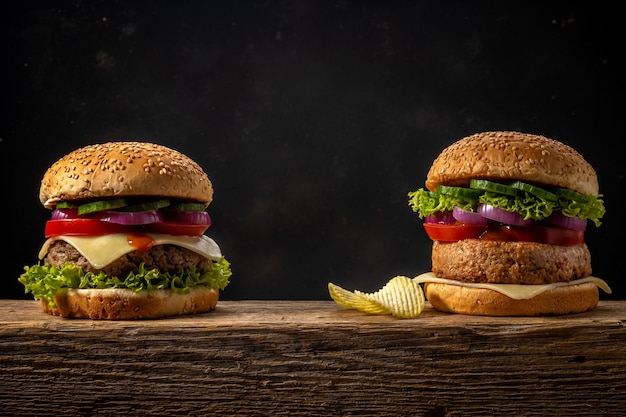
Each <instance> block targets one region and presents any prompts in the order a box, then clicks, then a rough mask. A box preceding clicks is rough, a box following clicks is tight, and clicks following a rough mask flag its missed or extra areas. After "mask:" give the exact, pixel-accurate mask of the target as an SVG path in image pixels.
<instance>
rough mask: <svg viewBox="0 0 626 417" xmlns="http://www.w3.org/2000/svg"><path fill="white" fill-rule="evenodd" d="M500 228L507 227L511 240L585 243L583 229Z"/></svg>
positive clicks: (570, 243)
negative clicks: (512, 237) (511, 236)
mask: <svg viewBox="0 0 626 417" xmlns="http://www.w3.org/2000/svg"><path fill="white" fill-rule="evenodd" d="M500 228H506V229H508V230H509V232H510V233H511V234H512V235H513V236H514V239H512V240H518V241H523V242H539V243H547V244H548V245H558V246H572V245H582V244H583V243H585V232H584V231H583V230H572V229H566V228H563V227H553V226H539V225H534V226H530V227H519V226H500Z"/></svg>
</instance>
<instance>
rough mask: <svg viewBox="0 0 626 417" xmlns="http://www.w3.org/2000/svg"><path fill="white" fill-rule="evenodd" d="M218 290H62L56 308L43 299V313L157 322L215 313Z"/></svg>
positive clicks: (56, 297)
mask: <svg viewBox="0 0 626 417" xmlns="http://www.w3.org/2000/svg"><path fill="white" fill-rule="evenodd" d="M218 298H219V292H218V290H214V289H210V288H208V287H206V286H204V285H198V286H196V287H193V288H191V289H190V290H189V292H188V293H185V294H180V293H177V292H174V291H172V290H149V291H148V290H146V291H139V292H137V291H133V290H130V289H126V288H107V289H62V290H59V291H57V293H56V294H55V295H54V302H55V303H56V305H57V306H56V307H51V306H50V305H49V304H48V302H47V301H46V300H44V299H42V300H41V306H42V308H43V310H44V311H45V312H47V313H49V314H52V315H55V316H61V317H65V318H88V319H108V320H128V319H155V318H160V317H168V316H178V315H183V314H196V313H204V312H207V311H210V310H213V309H214V308H215V306H216V305H217V301H218Z"/></svg>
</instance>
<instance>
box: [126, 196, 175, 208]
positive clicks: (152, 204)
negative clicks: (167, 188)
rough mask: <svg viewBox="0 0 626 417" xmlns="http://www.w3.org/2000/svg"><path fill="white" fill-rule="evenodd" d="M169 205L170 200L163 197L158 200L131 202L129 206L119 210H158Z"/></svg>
mask: <svg viewBox="0 0 626 417" xmlns="http://www.w3.org/2000/svg"><path fill="white" fill-rule="evenodd" d="M169 205H170V200H169V199H167V198H163V199H160V200H152V201H146V202H144V203H140V204H133V205H130V206H126V207H123V208H122V209H121V210H120V211H149V210H158V209H160V208H163V207H167V206H169Z"/></svg>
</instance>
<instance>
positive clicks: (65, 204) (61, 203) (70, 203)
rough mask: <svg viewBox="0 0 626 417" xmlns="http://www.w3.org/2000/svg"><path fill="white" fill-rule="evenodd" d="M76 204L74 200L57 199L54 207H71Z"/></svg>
mask: <svg viewBox="0 0 626 417" xmlns="http://www.w3.org/2000/svg"><path fill="white" fill-rule="evenodd" d="M77 205H78V203H76V202H75V201H59V202H58V203H57V206H56V208H72V207H76V206H77Z"/></svg>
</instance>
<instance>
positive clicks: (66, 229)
mask: <svg viewBox="0 0 626 417" xmlns="http://www.w3.org/2000/svg"><path fill="white" fill-rule="evenodd" d="M126 230H128V227H127V226H123V225H121V224H116V223H109V222H103V221H101V220H96V219H60V220H48V221H47V222H46V230H45V236H46V237H54V236H62V235H66V236H100V235H108V234H112V233H123V232H124V231H126Z"/></svg>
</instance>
